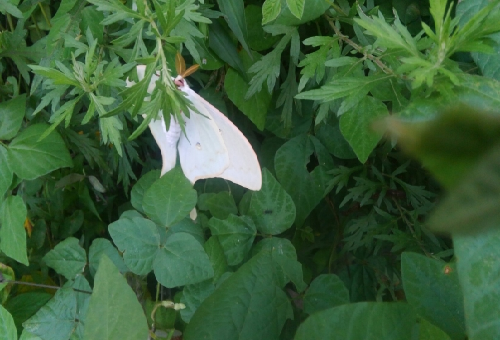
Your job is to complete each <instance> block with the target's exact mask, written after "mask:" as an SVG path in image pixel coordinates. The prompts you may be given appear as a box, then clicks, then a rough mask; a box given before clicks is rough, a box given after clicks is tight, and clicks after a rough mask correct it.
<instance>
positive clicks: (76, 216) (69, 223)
mask: <svg viewBox="0 0 500 340" xmlns="http://www.w3.org/2000/svg"><path fill="white" fill-rule="evenodd" d="M84 218H85V217H84V213H83V211H82V210H75V211H74V212H73V213H72V214H71V215H70V216H68V217H66V218H65V219H64V221H63V229H62V230H61V232H60V233H59V237H60V238H67V237H69V236H72V235H73V234H75V233H76V232H77V231H78V230H80V228H81V227H82V225H83V221H84Z"/></svg>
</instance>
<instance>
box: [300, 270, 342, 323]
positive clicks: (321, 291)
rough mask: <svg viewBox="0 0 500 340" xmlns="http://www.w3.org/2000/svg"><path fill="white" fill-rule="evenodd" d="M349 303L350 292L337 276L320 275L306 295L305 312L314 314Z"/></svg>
mask: <svg viewBox="0 0 500 340" xmlns="http://www.w3.org/2000/svg"><path fill="white" fill-rule="evenodd" d="M346 303H349V291H348V290H347V288H346V287H345V285H344V282H342V280H341V279H340V278H339V277H338V276H337V275H335V274H322V275H319V276H318V277H316V278H315V279H314V281H313V282H311V285H310V286H309V289H308V290H307V292H306V294H305V295H304V312H306V313H308V314H313V313H315V312H319V311H322V310H324V309H328V308H332V307H336V306H339V305H343V304H346Z"/></svg>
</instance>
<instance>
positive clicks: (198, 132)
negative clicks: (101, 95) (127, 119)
mask: <svg viewBox="0 0 500 340" xmlns="http://www.w3.org/2000/svg"><path fill="white" fill-rule="evenodd" d="M145 71H146V66H145V65H138V66H137V75H138V77H139V80H141V79H143V78H144V74H145ZM157 80H158V76H156V75H153V77H152V78H151V82H150V84H149V87H148V92H149V93H152V92H153V90H154V88H155V86H156V85H155V84H156V81H157ZM174 83H175V84H176V86H177V88H178V89H179V90H181V91H182V92H184V93H185V94H186V97H187V98H188V99H189V100H190V101H191V102H192V103H193V106H194V107H195V108H196V109H197V110H198V111H199V112H200V113H201V115H200V114H198V113H196V112H193V111H191V112H189V118H188V117H186V116H185V115H183V116H184V117H183V118H184V120H185V134H184V133H182V131H181V127H180V125H179V123H178V122H177V121H175V119H174V117H173V116H171V120H170V127H169V129H168V131H167V128H166V125H165V120H164V119H163V114H162V112H161V111H160V112H159V113H158V115H157V117H156V119H153V120H152V121H151V122H150V123H149V128H150V129H151V133H152V134H153V137H154V138H155V140H156V143H157V144H158V147H159V148H160V151H161V156H162V161H163V165H162V169H161V175H163V174H165V173H166V172H168V171H169V170H171V169H172V168H174V167H175V162H176V160H177V151H178V152H179V158H180V165H181V168H182V170H183V172H184V175H185V176H186V177H187V178H188V179H189V180H190V181H191V183H194V182H196V181H197V180H199V179H204V178H214V177H220V178H224V179H226V180H229V181H231V182H234V183H236V184H239V185H241V186H242V187H245V188H248V189H250V190H260V188H261V186H262V172H261V169H260V165H259V161H258V160H257V155H256V154H255V152H254V151H253V149H252V146H251V145H250V143H249V142H248V140H247V139H246V137H245V136H244V135H243V134H242V133H241V131H240V130H238V128H237V127H236V126H234V124H233V123H232V122H231V121H230V120H229V119H228V118H227V117H226V116H224V114H223V113H222V112H220V111H219V110H217V109H216V108H215V107H214V106H213V105H211V104H210V103H209V102H207V101H206V100H205V99H203V98H202V97H200V96H199V95H198V94H197V93H196V92H194V91H193V90H191V89H190V88H189V86H188V85H187V84H186V82H185V80H184V77H183V76H181V75H179V76H177V78H175V80H174ZM131 85H133V83H132V82H128V81H127V86H131Z"/></svg>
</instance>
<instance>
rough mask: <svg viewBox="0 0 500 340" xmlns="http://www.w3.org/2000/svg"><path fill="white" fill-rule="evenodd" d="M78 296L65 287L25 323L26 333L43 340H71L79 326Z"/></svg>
mask: <svg viewBox="0 0 500 340" xmlns="http://www.w3.org/2000/svg"><path fill="white" fill-rule="evenodd" d="M77 294H83V293H76V292H75V291H74V290H73V289H72V288H70V287H64V288H61V289H59V290H58V291H57V292H56V295H55V296H54V298H53V299H52V300H50V301H49V302H48V303H47V304H46V305H45V306H43V307H42V308H40V310H39V311H38V312H37V313H36V314H35V315H34V316H33V317H31V318H30V319H28V320H27V321H25V322H24V323H23V327H24V329H25V330H26V331H28V332H30V333H33V334H34V335H37V336H39V337H41V338H42V339H69V338H70V336H71V335H72V334H74V332H75V329H76V328H77V325H78V308H77Z"/></svg>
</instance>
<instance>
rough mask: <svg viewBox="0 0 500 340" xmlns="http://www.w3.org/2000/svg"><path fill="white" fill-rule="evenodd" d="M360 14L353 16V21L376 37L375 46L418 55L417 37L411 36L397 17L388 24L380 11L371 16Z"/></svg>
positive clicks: (409, 54)
mask: <svg viewBox="0 0 500 340" xmlns="http://www.w3.org/2000/svg"><path fill="white" fill-rule="evenodd" d="M360 16H361V18H359V19H358V18H355V19H354V21H355V22H356V23H357V24H358V25H359V26H361V27H363V28H364V29H366V30H367V32H366V33H368V34H370V35H373V36H375V37H377V41H376V45H377V46H382V47H386V48H391V49H394V50H398V51H404V52H405V54H404V55H405V56H415V57H420V55H419V52H418V48H417V39H415V38H413V37H412V36H411V34H410V33H409V32H408V30H407V28H406V27H405V26H403V25H402V24H401V22H400V21H399V19H398V18H397V17H396V19H395V24H394V25H390V24H388V23H387V21H386V20H385V18H384V16H383V15H382V12H378V16H373V17H371V18H370V17H368V16H366V15H360Z"/></svg>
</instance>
